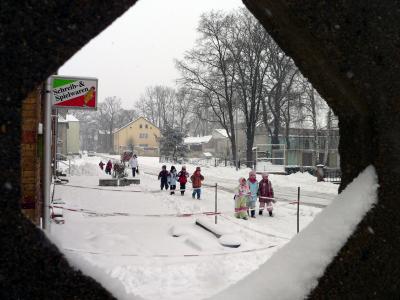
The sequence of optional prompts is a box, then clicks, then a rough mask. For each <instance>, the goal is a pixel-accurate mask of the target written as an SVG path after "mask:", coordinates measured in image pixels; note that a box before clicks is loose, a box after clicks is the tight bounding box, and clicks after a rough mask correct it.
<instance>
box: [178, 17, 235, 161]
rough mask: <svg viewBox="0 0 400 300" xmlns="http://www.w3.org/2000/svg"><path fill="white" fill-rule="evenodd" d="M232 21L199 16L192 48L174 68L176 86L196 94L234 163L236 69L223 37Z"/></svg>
mask: <svg viewBox="0 0 400 300" xmlns="http://www.w3.org/2000/svg"><path fill="white" fill-rule="evenodd" d="M233 22H234V18H233V16H231V15H228V16H226V15H224V14H222V13H220V12H210V13H207V14H204V15H202V16H201V19H200V24H199V27H198V29H197V30H198V32H199V33H200V38H199V39H198V40H197V43H196V47H195V48H194V49H192V50H190V51H188V52H186V54H185V57H184V59H183V60H181V61H176V66H177V68H178V70H179V71H180V72H181V75H182V78H181V80H180V83H181V84H183V85H185V86H187V87H188V88H190V89H191V90H192V91H195V92H196V93H197V94H199V95H200V96H201V97H200V99H202V100H203V101H204V104H205V105H207V107H209V108H210V109H211V110H212V111H213V113H214V114H215V116H216V118H217V119H218V122H219V123H220V125H221V126H222V127H223V128H224V129H225V130H226V131H227V133H228V138H229V139H230V142H231V145H232V153H233V159H234V160H236V146H237V145H236V135H235V122H234V113H233V112H234V109H235V96H236V95H235V89H234V86H235V83H234V81H235V76H236V72H237V66H236V64H235V62H234V57H233V55H232V53H231V52H230V51H229V49H228V47H227V46H228V41H227V37H228V34H229V31H230V30H231V28H232V26H233Z"/></svg>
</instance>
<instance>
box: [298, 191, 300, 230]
mask: <svg viewBox="0 0 400 300" xmlns="http://www.w3.org/2000/svg"><path fill="white" fill-rule="evenodd" d="M299 218H300V187H297V233H299V231H300V221H299Z"/></svg>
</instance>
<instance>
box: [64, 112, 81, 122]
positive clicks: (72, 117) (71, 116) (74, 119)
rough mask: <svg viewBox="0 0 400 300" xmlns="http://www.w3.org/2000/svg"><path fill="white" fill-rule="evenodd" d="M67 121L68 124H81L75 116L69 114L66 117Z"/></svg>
mask: <svg viewBox="0 0 400 300" xmlns="http://www.w3.org/2000/svg"><path fill="white" fill-rule="evenodd" d="M65 119H66V121H67V122H79V120H78V119H77V118H76V117H75V116H73V115H70V114H67V115H66V116H65Z"/></svg>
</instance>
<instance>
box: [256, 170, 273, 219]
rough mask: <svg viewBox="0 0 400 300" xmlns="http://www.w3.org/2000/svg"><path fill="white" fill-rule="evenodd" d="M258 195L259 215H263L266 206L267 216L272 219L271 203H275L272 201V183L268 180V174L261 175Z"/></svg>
mask: <svg viewBox="0 0 400 300" xmlns="http://www.w3.org/2000/svg"><path fill="white" fill-rule="evenodd" d="M258 195H259V201H260V210H259V211H258V214H259V215H262V214H263V211H264V207H265V204H266V205H267V211H268V213H269V215H270V216H271V217H272V210H273V209H274V208H273V206H272V203H275V199H274V190H273V188H272V183H271V181H270V180H269V179H268V173H263V174H262V180H261V181H260V183H259V185H258Z"/></svg>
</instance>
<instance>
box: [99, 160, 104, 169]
mask: <svg viewBox="0 0 400 300" xmlns="http://www.w3.org/2000/svg"><path fill="white" fill-rule="evenodd" d="M99 167H100V169H101V170H102V171H103V170H104V163H103V161H100V162H99Z"/></svg>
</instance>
